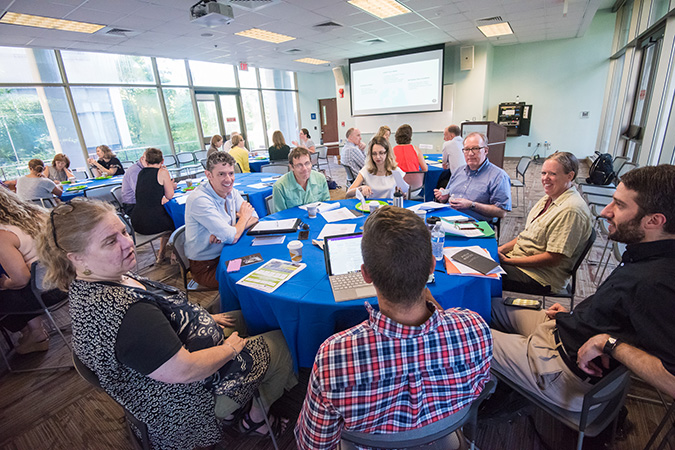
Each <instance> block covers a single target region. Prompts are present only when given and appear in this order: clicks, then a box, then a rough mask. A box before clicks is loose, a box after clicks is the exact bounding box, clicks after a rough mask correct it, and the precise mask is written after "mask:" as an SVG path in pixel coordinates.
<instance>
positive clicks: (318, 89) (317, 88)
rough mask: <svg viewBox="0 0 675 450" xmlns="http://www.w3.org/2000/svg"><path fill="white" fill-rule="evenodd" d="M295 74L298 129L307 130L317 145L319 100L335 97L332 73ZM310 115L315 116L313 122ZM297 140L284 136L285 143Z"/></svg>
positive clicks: (319, 127)
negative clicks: (298, 113) (298, 104)
mask: <svg viewBox="0 0 675 450" xmlns="http://www.w3.org/2000/svg"><path fill="white" fill-rule="evenodd" d="M297 74H298V101H299V103H300V128H307V129H308V130H309V134H310V136H312V140H313V141H314V143H316V144H317V145H318V144H319V140H320V139H321V122H320V119H319V99H322V98H333V97H335V96H336V90H335V79H334V78H333V72H331V71H328V72H321V73H303V72H298V73H297ZM312 113H314V114H316V119H314V120H312V118H311V114H312ZM338 129H339V127H338ZM297 140H298V136H297V135H296V136H293V137H291V138H290V139H289V137H288V136H286V142H290V141H297Z"/></svg>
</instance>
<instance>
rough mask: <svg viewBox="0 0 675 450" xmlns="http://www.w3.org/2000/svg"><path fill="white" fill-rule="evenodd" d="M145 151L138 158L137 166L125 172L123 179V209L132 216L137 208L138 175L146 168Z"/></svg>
mask: <svg viewBox="0 0 675 450" xmlns="http://www.w3.org/2000/svg"><path fill="white" fill-rule="evenodd" d="M145 165H146V163H145V151H144V152H143V154H142V155H141V157H140V158H138V161H136V163H135V164H133V165H132V166H131V167H129V168H128V169H127V170H126V171H125V172H124V177H122V189H121V192H122V209H124V213H125V214H127V215H129V216H131V212H132V211H133V210H134V207H135V206H136V184H137V183H138V174H139V173H141V170H143V169H144V168H145Z"/></svg>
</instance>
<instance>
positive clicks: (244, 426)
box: [239, 408, 285, 438]
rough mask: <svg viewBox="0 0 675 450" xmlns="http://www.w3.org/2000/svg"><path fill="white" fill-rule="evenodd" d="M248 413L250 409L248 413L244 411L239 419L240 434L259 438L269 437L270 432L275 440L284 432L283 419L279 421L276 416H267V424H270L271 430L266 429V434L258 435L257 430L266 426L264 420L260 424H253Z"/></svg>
mask: <svg viewBox="0 0 675 450" xmlns="http://www.w3.org/2000/svg"><path fill="white" fill-rule="evenodd" d="M249 412H250V408H249V410H248V411H246V412H245V413H244V415H243V416H242V417H241V422H239V431H240V432H241V433H242V434H248V435H251V436H259V437H269V435H270V431H271V432H272V434H273V436H274V437H275V438H278V437H279V436H280V435H281V433H282V432H283V431H284V429H285V426H284V425H285V423H284V421H283V419H281V418H279V417H277V416H272V415H269V416H267V417H268V419H269V422H270V427H271V430H269V429H268V430H267V433H260V432H259V431H257V430H258V429H260V428H261V427H263V426H265V425H267V424H266V423H265V421H264V420H263V421H261V422H254V421H253V420H252V419H251V416H250V415H249Z"/></svg>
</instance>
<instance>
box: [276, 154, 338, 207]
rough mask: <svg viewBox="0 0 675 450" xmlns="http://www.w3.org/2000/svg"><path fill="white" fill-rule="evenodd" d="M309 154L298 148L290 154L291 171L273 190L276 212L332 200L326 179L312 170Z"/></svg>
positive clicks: (278, 181) (280, 179) (283, 176)
mask: <svg viewBox="0 0 675 450" xmlns="http://www.w3.org/2000/svg"><path fill="white" fill-rule="evenodd" d="M309 154H310V153H309V150H307V149H306V148H304V147H296V148H294V149H293V150H291V152H290V153H289V154H288V165H289V166H290V168H291V171H290V172H288V173H285V174H284V175H282V176H281V178H279V179H278V180H277V182H276V183H274V187H273V188H272V201H273V204H274V212H278V211H283V210H284V209H288V208H293V207H295V206H300V205H306V204H308V203H314V202H327V201H328V200H330V192H329V191H328V183H327V182H326V177H325V176H323V175H322V174H320V173H319V172H317V171H315V170H312V161H310V159H309Z"/></svg>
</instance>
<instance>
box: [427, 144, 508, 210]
mask: <svg viewBox="0 0 675 450" xmlns="http://www.w3.org/2000/svg"><path fill="white" fill-rule="evenodd" d="M462 151H463V152H464V160H465V161H466V166H463V167H460V168H459V169H457V170H456V171H455V172H453V174H452V177H451V178H450V181H449V182H448V186H447V188H446V189H447V193H444V192H443V191H442V190H441V189H434V196H435V197H436V200H437V201H439V202H441V203H446V202H448V200H449V202H448V203H450V206H451V207H453V208H454V209H456V210H458V211H462V212H464V213H466V214H468V215H470V216H472V217H474V218H475V219H478V220H486V221H493V219H495V218H502V217H504V216H506V213H507V212H508V211H511V179H510V178H509V176H508V175H507V174H506V172H504V170H502V169H500V168H499V167H497V166H495V165H494V164H492V163H491V162H490V161H488V159H487V154H488V141H487V138H486V137H485V136H484V135H482V134H480V133H471V134H469V135H468V136H467V137H466V138H465V139H464V148H462Z"/></svg>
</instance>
